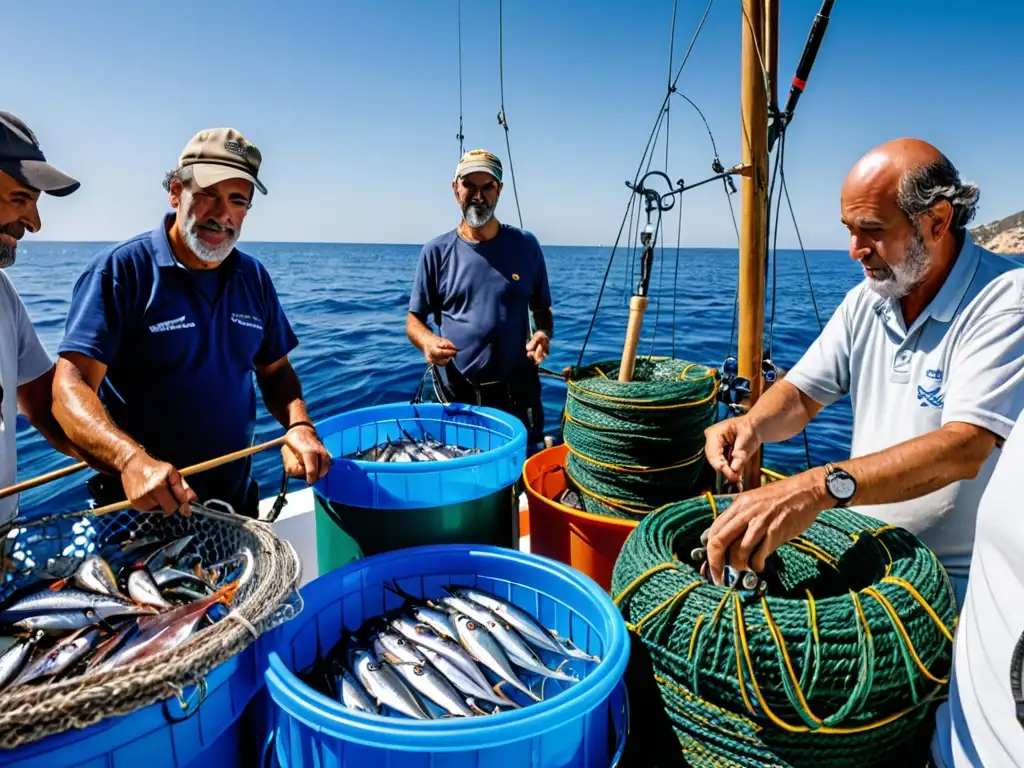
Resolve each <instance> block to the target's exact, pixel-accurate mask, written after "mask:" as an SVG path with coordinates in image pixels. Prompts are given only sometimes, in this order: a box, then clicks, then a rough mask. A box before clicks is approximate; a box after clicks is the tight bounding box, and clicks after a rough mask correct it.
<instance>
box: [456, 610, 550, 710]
mask: <svg viewBox="0 0 1024 768" xmlns="http://www.w3.org/2000/svg"><path fill="white" fill-rule="evenodd" d="M455 630H456V631H457V632H458V633H459V642H461V643H462V644H463V645H464V646H465V647H466V650H468V651H469V652H470V653H471V654H472V655H473V657H474V658H476V659H479V660H480V663H481V664H483V665H484V666H486V667H487V668H488V669H489V670H491V672H493V673H494V674H496V675H497V676H498V677H500V678H501V679H502V680H505V681H506V682H508V683H509V684H510V685H512V686H514V687H515V688H517V689H518V690H520V691H522V692H523V693H525V694H526V695H527V696H529V697H530V698H531V699H533V700H534V701H541V698H540V697H538V696H537V695H536V694H535V693H534V692H533V691H531V690H530V689H529V688H528V687H527V686H526V684H525V683H523V681H522V680H520V679H519V677H518V676H517V675H516V673H515V671H514V670H513V669H512V665H511V664H510V663H509V659H508V656H507V655H506V654H505V652H504V651H503V650H502V649H501V646H500V645H499V644H498V641H497V640H495V639H494V637H493V636H492V635H490V634H489V633H488V632H487V630H486V629H484V628H483V626H481V625H480V624H478V623H477V622H475V621H474V620H473V619H471V618H470V617H469V616H465V615H463V614H459V615H457V616H456V617H455Z"/></svg>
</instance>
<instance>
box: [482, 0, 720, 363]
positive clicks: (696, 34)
mask: <svg viewBox="0 0 1024 768" xmlns="http://www.w3.org/2000/svg"><path fill="white" fill-rule="evenodd" d="M499 2H500V0H499ZM714 3H715V0H708V4H707V7H706V8H705V9H704V14H703V16H701V19H700V22H699V23H698V24H697V29H696V30H695V31H694V33H693V37H692V38H691V39H690V44H689V46H688V47H687V49H686V53H685V54H684V55H683V60H682V61H681V62H680V63H679V68H678V69H677V70H676V75H675V79H674V80H673V81H672V84H671V86H670V87H669V90H668V92H667V93H666V94H665V99H664V101H663V102H662V104H661V106H660V107H659V108H658V117H657V119H656V120H655V123H654V127H653V128H652V129H651V135H650V137H649V138H648V139H647V146H646V147H645V148H644V153H643V155H642V156H641V158H640V163H639V164H638V166H637V170H636V175H635V176H634V177H633V184H634V186H635V185H636V184H637V183H638V182H639V181H640V176H641V173H640V171H641V170H642V169H643V167H644V162H645V161H646V160H647V153H648V152H650V151H651V142H652V141H653V140H654V137H655V133H656V132H657V131H658V130H659V126H660V125H661V122H662V120H663V119H664V116H665V105H666V104H667V103H668V101H669V99H671V97H672V93H673V92H674V90H675V87H676V83H678V82H679V77H680V75H682V73H683V68H684V67H685V66H686V62H687V61H689V59H690V54H691V53H692V52H693V47H694V45H695V44H696V42H697V38H698V37H699V36H700V33H701V30H703V29H704V23H705V22H706V21H707V18H708V14H709V13H710V12H711V7H712V6H713V5H714ZM633 197H634V193H633V192H632V191H631V192H630V202H632V198H633ZM629 211H630V205H629V204H627V206H626V212H625V213H624V214H623V216H622V224H621V226H620V227H619V233H618V235H616V237H615V244H614V245H613V246H612V252H611V255H610V256H609V257H608V266H607V268H606V269H605V273H604V279H603V280H602V281H601V288H600V290H598V292H597V301H596V303H595V305H594V313H593V314H592V315H591V317H590V325H589V326H588V327H587V333H586V335H585V336H584V337H583V344H581V345H580V354H579V358H578V360H577V365H583V355H584V354H585V353H586V350H587V343H588V342H589V341H590V335H591V334H592V333H593V331H594V325H595V324H596V322H597V313H598V310H599V309H600V308H601V299H602V297H603V296H604V291H605V287H606V285H607V282H608V275H609V274H610V273H611V269H612V262H614V260H615V252H616V251H617V250H618V247H619V242H620V241H621V239H622V231H623V229H625V226H626V220H627V218H628V217H629Z"/></svg>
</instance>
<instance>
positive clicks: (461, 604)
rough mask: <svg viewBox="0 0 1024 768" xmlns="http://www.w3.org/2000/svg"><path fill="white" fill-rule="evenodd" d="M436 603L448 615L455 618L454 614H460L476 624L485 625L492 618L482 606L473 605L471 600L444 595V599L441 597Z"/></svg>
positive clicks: (491, 614)
mask: <svg viewBox="0 0 1024 768" xmlns="http://www.w3.org/2000/svg"><path fill="white" fill-rule="evenodd" d="M438 603H440V605H442V606H443V607H444V608H445V609H446V610H447V611H448V613H449V615H451V616H455V615H456V614H460V613H461V614H462V615H464V616H469V618H471V619H473V621H475V622H477V623H478V624H484V625H486V624H487V622H489V621H490V620H491V619H493V618H494V614H493V613H491V612H490V611H489V610H487V609H486V608H484V607H483V606H482V605H480V604H478V603H474V602H473V601H471V600H465V599H463V598H461V597H456V596H455V595H446V596H445V597H442V598H441V599H440V600H439V601H438Z"/></svg>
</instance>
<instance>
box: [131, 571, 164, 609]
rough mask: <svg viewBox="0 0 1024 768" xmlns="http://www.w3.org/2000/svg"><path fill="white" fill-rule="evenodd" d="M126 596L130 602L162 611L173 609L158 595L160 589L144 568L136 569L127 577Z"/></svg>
mask: <svg viewBox="0 0 1024 768" xmlns="http://www.w3.org/2000/svg"><path fill="white" fill-rule="evenodd" d="M128 594H129V595H131V598H132V600H134V601H135V602H137V603H141V604H142V605H152V606H153V607H154V608H160V609H162V610H167V609H169V608H173V607H174V606H172V605H171V604H170V603H169V602H168V601H167V598H165V597H164V596H163V595H161V594H160V587H158V586H157V585H156V582H155V581H153V576H152V574H151V573H150V572H149V571H148V570H146V569H145V568H138V569H136V570H134V571H132V572H131V573H130V574H129V575H128Z"/></svg>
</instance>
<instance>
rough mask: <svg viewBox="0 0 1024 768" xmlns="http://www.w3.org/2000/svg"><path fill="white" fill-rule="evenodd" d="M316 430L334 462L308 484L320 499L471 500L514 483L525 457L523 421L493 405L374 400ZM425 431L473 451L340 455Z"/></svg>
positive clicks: (377, 505) (374, 504)
mask: <svg viewBox="0 0 1024 768" xmlns="http://www.w3.org/2000/svg"><path fill="white" fill-rule="evenodd" d="M317 431H318V432H319V434H320V437H321V440H322V441H323V444H324V447H325V448H327V450H328V451H329V452H330V454H331V456H333V457H334V460H333V463H332V465H331V468H330V470H329V471H328V472H327V474H326V475H324V477H322V478H321V479H320V480H319V481H318V482H317V483H316V484H315V486H314V488H315V489H316V492H317V493H318V494H320V495H321V496H323V497H324V498H326V499H329V500H331V501H337V502H340V503H343V504H346V505H348V506H352V507H364V508H368V509H416V508H426V507H437V506H444V505H452V504H460V503H463V502H467V501H474V500H476V499H480V498H483V497H485V496H488V495H490V494H493V493H495V492H497V491H501V490H503V489H506V488H509V487H511V486H513V485H514V484H515V483H516V481H517V480H518V479H519V476H520V475H521V474H522V471H523V464H524V463H525V462H526V427H524V426H523V424H522V422H521V421H519V420H518V419H517V418H515V417H514V416H510V415H509V414H507V413H504V412H502V411H499V410H496V409H494V408H484V407H479V406H472V405H462V404H457V403H453V404H448V405H443V404H439V403H418V404H412V403H396V404H388V405H378V406H372V407H369V408H359V409H356V410H353V411H348V412H346V413H342V414H339V415H337V416H333V417H331V418H329V419H325V420H323V421H321V422H319V423H318V424H317ZM428 435H429V436H430V437H433V438H434V439H436V440H439V441H440V442H442V443H444V444H445V445H450V446H457V447H459V448H466V449H474V448H478V449H480V453H475V454H472V455H469V456H461V457H457V458H453V459H448V460H446V461H424V462H394V463H391V462H375V461H362V460H359V459H354V458H346V457H351V456H354V455H355V454H358V453H360V452H362V451H366V450H367V449H369V448H372V447H374V446H379V445H382V444H384V443H385V441H387V440H390V441H391V442H393V443H394V442H398V441H400V440H402V439H408V438H410V437H411V438H412V439H414V440H424V439H425V438H426V437H427V436H428Z"/></svg>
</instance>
